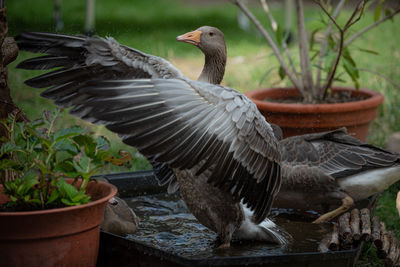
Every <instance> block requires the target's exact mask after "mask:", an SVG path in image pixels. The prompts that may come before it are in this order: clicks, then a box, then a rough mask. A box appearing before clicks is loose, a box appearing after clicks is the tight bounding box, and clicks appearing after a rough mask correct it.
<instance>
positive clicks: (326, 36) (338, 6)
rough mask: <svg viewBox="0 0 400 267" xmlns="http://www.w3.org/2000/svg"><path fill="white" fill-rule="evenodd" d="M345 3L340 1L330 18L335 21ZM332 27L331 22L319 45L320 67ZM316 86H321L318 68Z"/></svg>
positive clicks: (344, 0) (343, 0) (342, 0)
mask: <svg viewBox="0 0 400 267" xmlns="http://www.w3.org/2000/svg"><path fill="white" fill-rule="evenodd" d="M345 2H346V0H341V1H340V2H339V3H338V4H337V6H336V9H335V11H334V12H333V16H332V17H333V18H334V19H336V18H337V16H338V15H339V13H340V11H341V10H342V8H343V6H344V4H345ZM332 26H333V21H330V22H329V25H328V27H327V28H326V31H325V34H324V39H323V41H322V43H321V48H320V50H319V55H318V57H319V60H318V66H322V63H323V61H324V55H325V52H326V47H327V45H328V37H329V35H330V34H331V31H332ZM316 84H317V85H316V87H317V88H318V89H319V88H320V86H321V69H320V68H318V70H317V82H316Z"/></svg>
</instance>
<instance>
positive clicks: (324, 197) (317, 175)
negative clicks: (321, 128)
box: [275, 128, 400, 222]
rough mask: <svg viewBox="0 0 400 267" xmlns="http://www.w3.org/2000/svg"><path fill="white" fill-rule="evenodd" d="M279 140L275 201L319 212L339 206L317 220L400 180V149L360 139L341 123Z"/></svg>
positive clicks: (336, 212) (333, 215)
mask: <svg viewBox="0 0 400 267" xmlns="http://www.w3.org/2000/svg"><path fill="white" fill-rule="evenodd" d="M280 143H281V147H282V186H281V191H280V193H279V194H278V197H277V198H276V201H275V205H276V206H278V207H284V208H294V209H301V210H308V209H313V210H317V211H319V212H322V213H323V212H327V210H324V207H329V206H339V208H337V209H334V210H332V211H329V212H327V213H325V214H323V215H322V216H321V217H320V218H318V219H317V220H316V222H322V221H329V220H331V219H333V218H335V217H336V216H338V215H340V214H341V213H342V212H344V211H346V210H348V209H349V208H350V207H351V206H352V205H353V203H354V202H356V201H359V200H362V199H366V198H368V197H370V196H372V195H374V194H376V193H379V192H382V191H384V190H385V189H387V188H388V187H389V186H390V185H392V184H393V183H395V182H397V181H399V180H400V155H398V154H395V153H392V152H389V151H387V150H384V149H382V148H379V147H377V146H373V145H370V144H366V143H363V142H361V141H359V140H358V139H356V138H354V137H352V136H350V135H348V134H347V132H346V130H345V129H344V128H342V129H338V130H334V131H330V132H323V133H316V134H306V135H300V136H294V137H289V138H286V139H283V140H281V141H280Z"/></svg>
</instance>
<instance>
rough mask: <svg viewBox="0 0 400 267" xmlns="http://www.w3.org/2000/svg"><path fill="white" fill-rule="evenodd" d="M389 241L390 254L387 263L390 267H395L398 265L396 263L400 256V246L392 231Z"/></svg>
mask: <svg viewBox="0 0 400 267" xmlns="http://www.w3.org/2000/svg"><path fill="white" fill-rule="evenodd" d="M389 239H390V249H389V254H388V256H387V258H386V263H387V265H389V266H395V265H397V264H396V263H397V258H398V255H399V245H398V242H397V240H396V238H395V237H394V233H393V232H392V231H389Z"/></svg>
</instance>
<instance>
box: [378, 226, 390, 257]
mask: <svg viewBox="0 0 400 267" xmlns="http://www.w3.org/2000/svg"><path fill="white" fill-rule="evenodd" d="M380 224H381V240H382V249H379V250H378V253H377V254H378V257H379V258H381V259H385V258H386V257H387V255H388V254H389V248H390V240H389V233H388V232H387V231H386V226H385V223H384V222H380Z"/></svg>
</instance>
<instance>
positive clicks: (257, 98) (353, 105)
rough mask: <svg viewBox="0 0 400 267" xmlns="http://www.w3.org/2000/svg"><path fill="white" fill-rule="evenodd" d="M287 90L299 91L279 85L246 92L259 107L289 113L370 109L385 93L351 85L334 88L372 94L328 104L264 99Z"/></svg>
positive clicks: (291, 93) (376, 104) (293, 92)
mask: <svg viewBox="0 0 400 267" xmlns="http://www.w3.org/2000/svg"><path fill="white" fill-rule="evenodd" d="M282 90H284V91H287V92H288V93H290V95H296V93H299V91H298V90H297V89H296V88H293V87H279V88H267V89H258V90H254V91H249V92H246V96H247V97H249V98H250V99H251V100H252V101H253V102H254V103H255V104H256V105H257V107H258V108H259V109H267V110H269V111H272V112H287V113H299V112H301V113H315V112H322V113H330V112H332V113H333V112H347V111H355V110H359V109H360V107H362V109H368V108H372V107H376V106H378V105H380V104H382V103H383V95H382V94H381V93H379V92H377V91H373V90H368V89H359V90H355V89H354V88H350V87H339V86H336V87H333V90H334V91H335V90H337V91H342V90H343V91H352V92H354V93H355V94H359V95H367V96H370V97H369V98H368V99H365V100H359V101H352V102H346V103H328V104H298V103H295V104H291V103H273V102H266V101H263V99H264V98H265V97H266V96H267V95H268V93H271V92H273V91H275V92H276V91H282Z"/></svg>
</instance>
